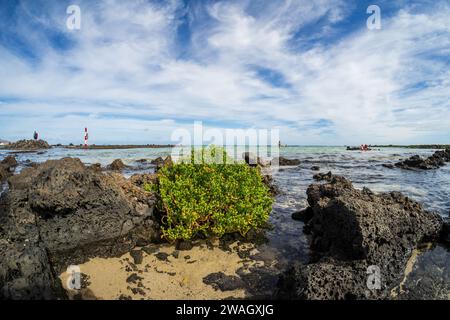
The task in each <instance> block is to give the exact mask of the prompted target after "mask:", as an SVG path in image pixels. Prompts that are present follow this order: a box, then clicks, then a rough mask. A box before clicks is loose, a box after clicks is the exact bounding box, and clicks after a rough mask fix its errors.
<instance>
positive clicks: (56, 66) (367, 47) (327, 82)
mask: <svg viewBox="0 0 450 320" xmlns="http://www.w3.org/2000/svg"><path fill="white" fill-rule="evenodd" d="M70 5H77V6H79V8H80V10H81V11H80V12H81V26H80V29H79V30H70V29H69V28H68V27H67V23H66V22H67V19H68V18H70V14H67V12H66V10H67V7H68V6H70ZM369 5H377V6H378V7H379V8H380V13H381V28H380V29H369V28H368V27H367V24H366V21H367V19H368V18H369V17H370V16H371V13H367V8H368V7H369ZM449 67H450V3H449V2H448V1H439V0H435V1H429V0H421V1H402V0H400V1H391V0H388V1H378V0H373V1H363V0H355V1H348V0H345V1H344V0H316V1H311V0H297V1H294V0H290V1H289V0H287V1H281V0H270V1H269V0H265V1H263V0H259V1H256V0H254V1H248V0H239V1H232V0H231V1H230V0H227V1H208V0H202V1H200V0H198V1H195V0H193V1H188V0H185V1H181V0H179V1H177V0H172V1H170V0H169V1H149V0H129V1H120V0H105V1H82V0H69V1H66V0H58V1H56V0H46V1H40V0H28V1H18V0H0V139H6V140H10V141H14V140H18V139H23V138H31V137H32V134H33V131H34V130H37V131H38V132H39V133H40V136H41V137H42V138H43V139H45V140H47V141H49V142H50V143H76V144H78V143H82V142H83V134H84V127H88V129H89V133H90V143H96V144H111V143H129V144H132V143H136V144H139V143H177V142H178V141H173V140H171V139H172V138H173V133H174V132H175V131H176V130H179V129H186V130H191V129H192V127H193V125H194V121H201V122H202V123H203V126H204V127H205V128H210V129H218V130H224V129H227V128H228V129H230V128H234V129H259V130H279V134H280V139H281V141H282V142H283V143H286V144H295V145H353V144H354V145H359V144H361V143H367V144H389V143H392V144H415V143H450V68H449Z"/></svg>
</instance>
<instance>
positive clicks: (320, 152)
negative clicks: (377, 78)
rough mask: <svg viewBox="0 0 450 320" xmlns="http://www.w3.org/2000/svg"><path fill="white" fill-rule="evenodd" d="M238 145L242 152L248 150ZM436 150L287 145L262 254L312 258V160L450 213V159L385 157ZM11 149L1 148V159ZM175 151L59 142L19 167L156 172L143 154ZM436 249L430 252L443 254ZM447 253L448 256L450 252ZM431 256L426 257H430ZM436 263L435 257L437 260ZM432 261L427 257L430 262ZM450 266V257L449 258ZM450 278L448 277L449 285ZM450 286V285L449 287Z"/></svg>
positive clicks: (22, 159)
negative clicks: (73, 165) (418, 162)
mask: <svg viewBox="0 0 450 320" xmlns="http://www.w3.org/2000/svg"><path fill="white" fill-rule="evenodd" d="M242 151H244V150H243V149H242V148H238V150H237V151H236V154H239V155H240V154H242ZM434 151H435V150H430V149H406V148H404V149H402V148H380V149H378V150H374V151H368V152H360V151H347V150H346V149H345V147H308V146H302V147H295V146H293V147H282V148H281V150H280V155H281V156H284V157H286V158H291V159H300V161H301V164H300V165H299V166H295V167H281V168H280V170H274V171H273V177H274V182H275V183H276V184H277V186H278V187H279V188H280V190H281V194H280V195H278V196H277V197H276V200H275V203H274V206H273V212H272V215H271V217H270V222H271V224H272V226H273V228H272V230H270V231H268V232H267V238H268V239H269V242H268V243H266V244H263V245H260V246H259V251H260V252H261V254H263V255H266V256H273V257H275V258H276V259H277V260H278V261H279V268H280V270H281V269H283V268H285V267H286V265H287V264H289V263H290V262H292V261H302V262H307V261H308V242H307V238H306V236H305V235H304V234H303V231H302V229H303V223H302V222H299V221H294V220H292V218H291V214H292V213H293V212H295V211H298V210H301V209H303V208H305V207H306V205H307V202H306V189H307V187H308V186H309V185H310V184H311V183H313V182H314V181H313V179H312V176H313V174H315V173H317V171H312V170H311V167H312V166H319V167H320V172H328V171H331V172H332V173H333V174H339V175H343V176H345V177H346V178H349V179H350V180H351V181H352V182H353V183H354V185H355V186H356V187H358V188H362V187H363V186H366V187H368V188H370V189H371V190H372V191H376V192H387V191H400V192H402V193H403V194H405V195H407V196H409V197H411V198H412V199H414V200H417V201H419V202H420V203H422V205H423V206H424V208H426V209H427V210H430V211H436V212H438V213H439V214H441V215H442V216H447V215H448V213H449V211H450V197H449V195H450V165H447V166H444V167H442V168H440V169H437V170H429V171H409V170H402V169H397V168H396V169H388V168H385V167H383V166H382V164H385V163H395V162H397V161H398V160H399V159H404V158H406V157H410V156H412V155H415V154H419V155H421V156H424V157H426V156H429V155H431V154H433V153H434ZM10 153H11V152H10V151H7V150H0V160H1V159H2V158H4V157H5V156H6V155H8V154H10ZM169 154H171V149H170V148H161V149H123V150H73V149H63V148H53V149H50V150H48V151H46V152H44V153H40V154H37V153H18V154H17V155H16V156H17V160H18V161H19V164H20V166H19V167H18V169H17V171H20V170H22V169H23V168H24V167H26V166H27V160H28V161H32V162H43V161H46V160H49V159H60V158H62V157H77V158H80V159H81V161H83V162H84V163H86V164H93V163H100V164H101V165H102V166H106V165H107V164H109V163H111V162H112V161H113V160H114V159H118V158H120V159H122V161H123V162H124V163H125V164H126V165H130V166H133V167H137V166H139V167H140V169H139V170H134V169H133V170H128V171H125V172H124V174H125V175H126V176H129V175H131V174H132V173H137V172H152V171H153V170H154V168H153V166H151V165H148V164H147V165H146V164H141V163H138V162H137V160H139V159H154V158H156V157H158V156H166V155H169ZM433 250H441V251H442V250H443V252H447V253H448V249H445V250H447V251H445V250H444V249H442V248H441V247H439V249H431V251H430V252H431V253H430V254H429V256H435V255H438V256H442V254H441V253H439V252H437V251H436V252H434V251H433ZM447 253H446V257H448V254H447ZM424 259H425V260H426V257H425V258H424ZM431 263H432V261H431ZM424 264H425V265H426V262H425V263H424ZM445 265H446V267H447V268H448V267H449V266H450V261H447V262H446V263H445ZM448 285H449V284H448V283H447V286H448ZM449 290H450V287H449Z"/></svg>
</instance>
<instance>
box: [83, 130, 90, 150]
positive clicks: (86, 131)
mask: <svg viewBox="0 0 450 320" xmlns="http://www.w3.org/2000/svg"><path fill="white" fill-rule="evenodd" d="M88 139H89V134H88V129H87V128H84V147H85V148H87V147H88Z"/></svg>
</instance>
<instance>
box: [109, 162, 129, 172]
mask: <svg viewBox="0 0 450 320" xmlns="http://www.w3.org/2000/svg"><path fill="white" fill-rule="evenodd" d="M126 167H127V166H126V165H125V164H124V163H123V162H122V160H120V159H116V160H114V161H113V162H111V164H109V165H108V166H107V167H106V168H107V169H108V170H113V171H122V170H123V169H125V168H126Z"/></svg>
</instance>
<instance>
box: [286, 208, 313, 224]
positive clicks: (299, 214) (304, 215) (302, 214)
mask: <svg viewBox="0 0 450 320" xmlns="http://www.w3.org/2000/svg"><path fill="white" fill-rule="evenodd" d="M312 216H313V210H312V209H311V207H308V208H306V209H303V210H300V211H296V212H294V213H293V214H292V216H291V217H292V219H294V220H299V221H303V222H308V221H309V220H311V218H312Z"/></svg>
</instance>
